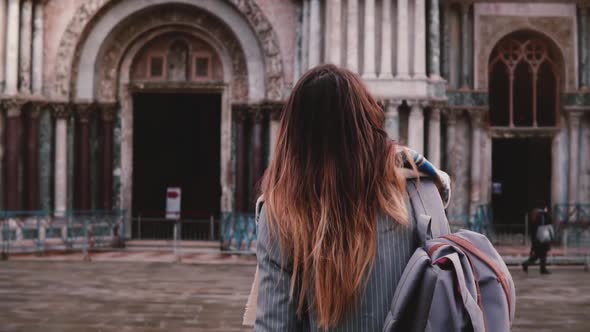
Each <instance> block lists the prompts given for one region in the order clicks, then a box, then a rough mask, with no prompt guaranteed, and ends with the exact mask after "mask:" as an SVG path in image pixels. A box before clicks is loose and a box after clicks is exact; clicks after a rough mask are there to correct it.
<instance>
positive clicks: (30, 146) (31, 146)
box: [25, 102, 45, 210]
mask: <svg viewBox="0 0 590 332" xmlns="http://www.w3.org/2000/svg"><path fill="white" fill-rule="evenodd" d="M43 107H45V104H44V103H43V102H35V103H33V104H32V105H31V107H30V109H29V110H28V112H27V122H28V124H27V141H26V150H27V151H26V153H27V163H26V170H25V173H26V175H25V177H26V181H25V183H26V186H25V188H26V191H25V196H26V201H27V204H26V208H27V210H39V115H40V114H41V110H42V109H43Z"/></svg>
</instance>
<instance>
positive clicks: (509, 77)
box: [489, 31, 559, 127]
mask: <svg viewBox="0 0 590 332" xmlns="http://www.w3.org/2000/svg"><path fill="white" fill-rule="evenodd" d="M558 59H559V58H558V56H557V55H556V54H555V53H554V52H553V51H552V48H551V47H550V43H549V42H548V41H547V40H546V39H545V38H544V37H543V36H539V35H537V34H535V33H531V32H525V31H521V32H515V33H513V34H511V35H509V36H507V37H505V38H504V39H502V40H501V41H500V42H499V43H498V45H497V46H496V47H495V48H494V50H493V51H492V55H491V57H490V65H489V70H490V75H489V77H490V84H489V89H490V122H491V125H492V126H501V127H505V126H508V127H551V126H555V125H556V124H557V114H558V112H557V110H558V104H559V98H558V97H559V66H558Z"/></svg>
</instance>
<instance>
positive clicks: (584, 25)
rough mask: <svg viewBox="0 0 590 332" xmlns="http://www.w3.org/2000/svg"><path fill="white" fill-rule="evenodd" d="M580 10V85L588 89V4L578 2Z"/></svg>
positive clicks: (589, 66) (589, 74) (589, 65)
mask: <svg viewBox="0 0 590 332" xmlns="http://www.w3.org/2000/svg"><path fill="white" fill-rule="evenodd" d="M578 6H579V10H580V37H579V39H580V87H581V88H582V89H588V87H589V85H590V82H589V81H590V73H589V72H588V71H589V70H590V63H588V62H589V61H590V58H589V57H588V37H589V33H588V10H589V5H588V4H579V5H578Z"/></svg>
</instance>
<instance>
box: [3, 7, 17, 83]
mask: <svg viewBox="0 0 590 332" xmlns="http://www.w3.org/2000/svg"><path fill="white" fill-rule="evenodd" d="M7 11H8V23H7V24H6V62H5V63H4V64H5V67H4V73H5V75H6V87H5V90H4V92H5V93H6V94H15V93H17V91H18V68H19V66H18V51H19V46H20V43H19V36H20V33H19V29H20V23H19V21H20V0H8V10H7Z"/></svg>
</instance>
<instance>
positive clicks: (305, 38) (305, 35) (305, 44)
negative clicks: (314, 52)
mask: <svg viewBox="0 0 590 332" xmlns="http://www.w3.org/2000/svg"><path fill="white" fill-rule="evenodd" d="M302 16H303V19H302V22H301V25H302V29H303V31H302V33H301V73H300V75H299V76H301V75H302V74H303V73H305V72H306V71H307V70H308V69H309V0H303V14H302Z"/></svg>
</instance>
